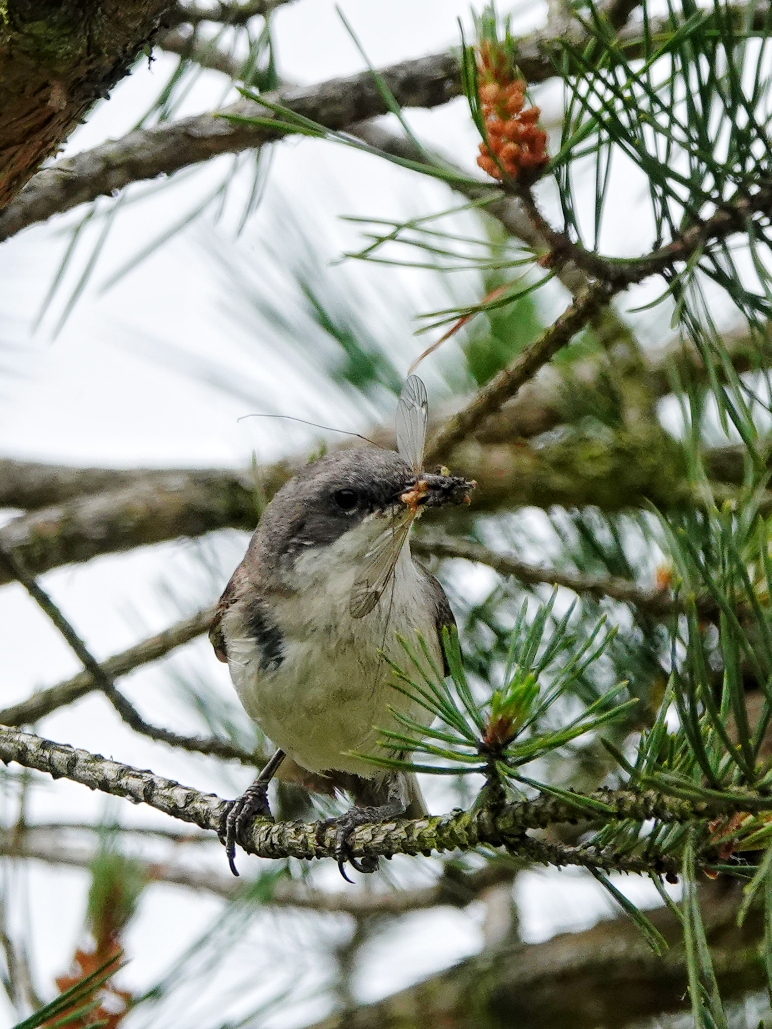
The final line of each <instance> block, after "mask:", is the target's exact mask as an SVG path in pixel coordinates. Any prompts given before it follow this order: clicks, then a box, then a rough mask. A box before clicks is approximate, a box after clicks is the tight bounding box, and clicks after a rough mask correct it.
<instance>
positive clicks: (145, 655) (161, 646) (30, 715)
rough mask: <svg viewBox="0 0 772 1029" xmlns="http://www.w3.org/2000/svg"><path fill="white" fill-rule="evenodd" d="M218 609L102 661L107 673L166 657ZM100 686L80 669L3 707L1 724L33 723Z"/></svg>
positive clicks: (119, 672) (193, 635) (119, 673)
mask: <svg viewBox="0 0 772 1029" xmlns="http://www.w3.org/2000/svg"><path fill="white" fill-rule="evenodd" d="M214 612H215V608H214V607H207V608H204V609H203V611H198V612H197V613H196V614H194V615H192V616H191V617H190V618H185V619H183V621H181V622H177V623H176V624H175V625H172V626H170V627H169V628H168V629H165V630H164V631H163V632H160V633H157V634H156V635H155V636H150V637H149V638H148V639H146V640H142V642H141V643H137V644H136V645H135V646H133V647H129V649H128V650H124V651H121V653H119V654H114V655H113V656H112V657H108V658H106V659H105V660H104V661H102V662H101V666H102V669H103V671H104V672H105V674H106V675H107V676H108V677H109V678H110V679H112V680H115V679H117V678H119V677H120V676H122V675H126V674H127V673H128V672H131V671H133V670H134V669H135V668H139V667H141V666H142V665H145V664H148V663H150V662H151V661H157V660H158V659H159V658H161V657H165V656H166V654H168V653H169V652H170V651H172V650H174V649H175V648H176V647H181V646H183V645H184V644H186V643H189V642H190V641H191V640H193V639H195V638H196V637H197V636H200V635H201V634H202V633H205V632H206V631H207V629H208V628H209V626H210V625H211V623H212V618H213V617H214ZM95 689H97V684H96V682H95V681H94V678H93V676H92V675H91V673H90V672H86V671H84V672H80V673H79V674H78V675H75V676H73V677H72V678H71V679H66V680H65V681H64V682H60V683H57V685H56V686H50V687H48V689H43V690H39V691H37V692H36V693H33V694H32V696H31V697H28V698H27V699H26V700H21V701H19V703H18V704H12V705H11V706H10V707H6V708H2V709H0V725H31V724H32V723H33V722H37V721H38V720H39V719H40V718H44V717H45V716H46V715H49V714H51V712H52V711H56V710H57V709H58V708H60V707H64V706H66V705H67V704H72V703H74V702H75V701H76V700H79V699H80V698H81V697H84V696H86V694H87V693H91V692H92V690H95Z"/></svg>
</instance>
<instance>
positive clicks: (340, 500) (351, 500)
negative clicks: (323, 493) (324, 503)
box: [332, 489, 359, 511]
mask: <svg viewBox="0 0 772 1029" xmlns="http://www.w3.org/2000/svg"><path fill="white" fill-rule="evenodd" d="M332 499H333V500H334V501H335V503H336V504H337V505H338V507H339V508H340V509H341V511H353V510H354V508H355V507H356V506H357V504H358V503H359V494H358V493H357V491H356V490H355V489H339V490H336V491H335V492H334V493H333V495H332Z"/></svg>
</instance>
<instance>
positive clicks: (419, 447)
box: [397, 375, 429, 472]
mask: <svg viewBox="0 0 772 1029" xmlns="http://www.w3.org/2000/svg"><path fill="white" fill-rule="evenodd" d="M428 417H429V398H428V396H427V395H426V386H424V384H423V382H422V381H421V379H419V378H418V376H417V375H411V376H410V377H409V378H408V380H407V382H406V383H405V385H404V386H403V387H402V393H401V394H400V397H399V406H398V407H397V450H398V451H399V452H400V454H401V455H402V457H404V459H405V460H406V461H407V463H408V464H409V465H410V467H411V468H412V469H413V471H414V472H420V471H422V469H423V466H424V464H423V461H424V443H425V442H426V422H427V419H428Z"/></svg>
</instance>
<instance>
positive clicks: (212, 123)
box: [0, 54, 461, 241]
mask: <svg viewBox="0 0 772 1029" xmlns="http://www.w3.org/2000/svg"><path fill="white" fill-rule="evenodd" d="M381 74H382V75H383V77H384V78H385V80H386V81H387V82H388V85H389V88H390V89H391V91H392V93H393V94H394V96H395V97H397V99H398V101H399V103H400V104H402V105H403V106H405V107H430V108H431V107H437V106H439V105H441V104H445V103H447V102H448V100H450V99H452V97H454V96H458V95H459V92H460V89H461V86H460V81H459V70H458V59H457V57H456V55H455V54H435V55H433V56H430V57H423V58H420V59H418V60H416V61H405V62H403V63H402V64H398V65H394V66H392V67H391V68H385V69H383V71H382V72H381ZM267 98H268V99H270V100H271V101H273V102H275V103H278V104H281V105H282V106H284V107H288V108H290V109H291V110H292V111H294V112H295V113H297V114H299V115H301V116H302V117H305V118H310V119H312V120H313V121H316V122H319V123H321V124H323V125H325V126H326V127H327V128H329V129H334V130H335V129H343V128H346V126H348V125H351V124H354V123H355V122H360V121H364V120H365V119H367V118H373V117H375V116H376V115H379V114H385V113H386V106H385V104H384V101H383V98H382V96H381V94H380V92H379V90H378V87H377V84H376V82H375V79H374V78H373V76H372V75H371V73H370V72H369V71H368V72H364V73H361V74H359V75H353V76H350V77H348V78H341V79H331V80H330V81H328V82H323V83H320V84H318V85H316V86H304V87H297V86H296V87H288V88H285V89H281V90H277V91H276V92H272V93H270V94H267ZM228 115H231V116H237V117H239V118H250V117H252V118H254V117H270V116H271V115H270V112H269V111H268V110H267V109H266V108H264V107H261V106H260V105H259V104H256V103H254V102H253V101H251V100H240V101H238V102H237V103H236V104H233V105H232V106H231V107H229V108H226V109H224V110H223V111H217V112H214V113H211V114H202V115H197V116H195V117H191V118H185V119H181V120H180V121H176V122H166V123H163V124H162V125H158V126H154V127H153V128H149V129H138V130H136V131H134V132H131V133H129V134H128V135H127V136H124V137H123V138H122V139H119V140H110V141H108V142H106V143H102V144H100V145H99V146H97V147H94V149H93V150H87V151H84V152H83V153H81V154H77V155H76V156H74V157H71V158H67V159H65V160H62V161H59V162H58V163H57V164H55V165H53V167H51V168H45V169H43V170H42V171H40V172H38V174H37V175H35V176H34V177H33V179H32V180H31V181H30V182H29V183H28V184H27V186H26V187H25V188H24V189H23V190H22V192H21V193H20V194H19V195H18V197H17V198H16V199H15V200H14V201H13V202H12V203H10V204H9V205H8V206H7V207H6V208H5V209H4V210H3V211H2V212H0V241H2V240H4V239H8V238H9V237H10V236H13V235H15V234H16V233H17V232H20V231H21V230H22V229H24V228H27V227H28V226H30V225H34V224H35V223H37V222H41V221H45V220H46V219H48V218H50V217H51V216H52V215H54V214H60V213H62V212H63V211H69V210H71V209H72V208H73V207H76V206H77V205H78V204H84V203H88V202H89V201H91V200H95V199H96V198H97V197H100V196H109V195H111V194H113V193H114V192H115V190H120V189H123V188H124V187H125V186H127V185H129V183H132V182H140V181H142V180H147V179H153V178H156V177H157V176H158V175H171V174H172V173H173V172H175V171H179V169H180V168H184V167H188V166H190V165H193V164H198V163H200V162H201V161H208V160H209V159H210V158H211V157H215V156H217V155H218V154H223V153H240V152H241V151H243V150H248V149H252V148H255V147H260V146H262V145H263V144H264V143H266V142H270V141H273V140H276V139H280V138H281V137H282V136H284V135H286V130H285V129H277V130H276V131H271V130H270V129H268V128H264V127H260V126H255V125H249V124H245V123H244V122H236V121H231V120H229V119H228V117H225V116H228Z"/></svg>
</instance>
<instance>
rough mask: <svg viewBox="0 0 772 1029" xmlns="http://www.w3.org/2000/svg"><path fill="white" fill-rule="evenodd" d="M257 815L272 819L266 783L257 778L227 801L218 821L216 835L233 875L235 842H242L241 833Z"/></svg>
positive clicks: (235, 873)
mask: <svg viewBox="0 0 772 1029" xmlns="http://www.w3.org/2000/svg"><path fill="white" fill-rule="evenodd" d="M258 815H260V816H261V817H262V818H270V819H271V821H273V815H272V814H271V808H270V807H269V805H268V783H267V782H261V781H260V780H259V779H258V780H257V782H253V783H252V785H251V786H248V787H247V789H246V790H244V792H243V793H242V795H241V796H240V797H239V798H238V799H237V800H232V801H230V802H229V804H228V806H227V807H226V808H225V811H223V815H222V819H221V821H220V830H219V833H218V835H219V837H220V841H221V842H222V843H223V844H224V845H225V853H226V855H227V857H228V864H229V865H230V868H231V872H233V874H234V875H238V874H239V873H238V872H237V871H236V844H237V843H241V842H242V838H243V833H244V832H245V830H247V829H248V828H249V827H250V826H251V825H252V822H253V821H254V820H255V818H257V816H258Z"/></svg>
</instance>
